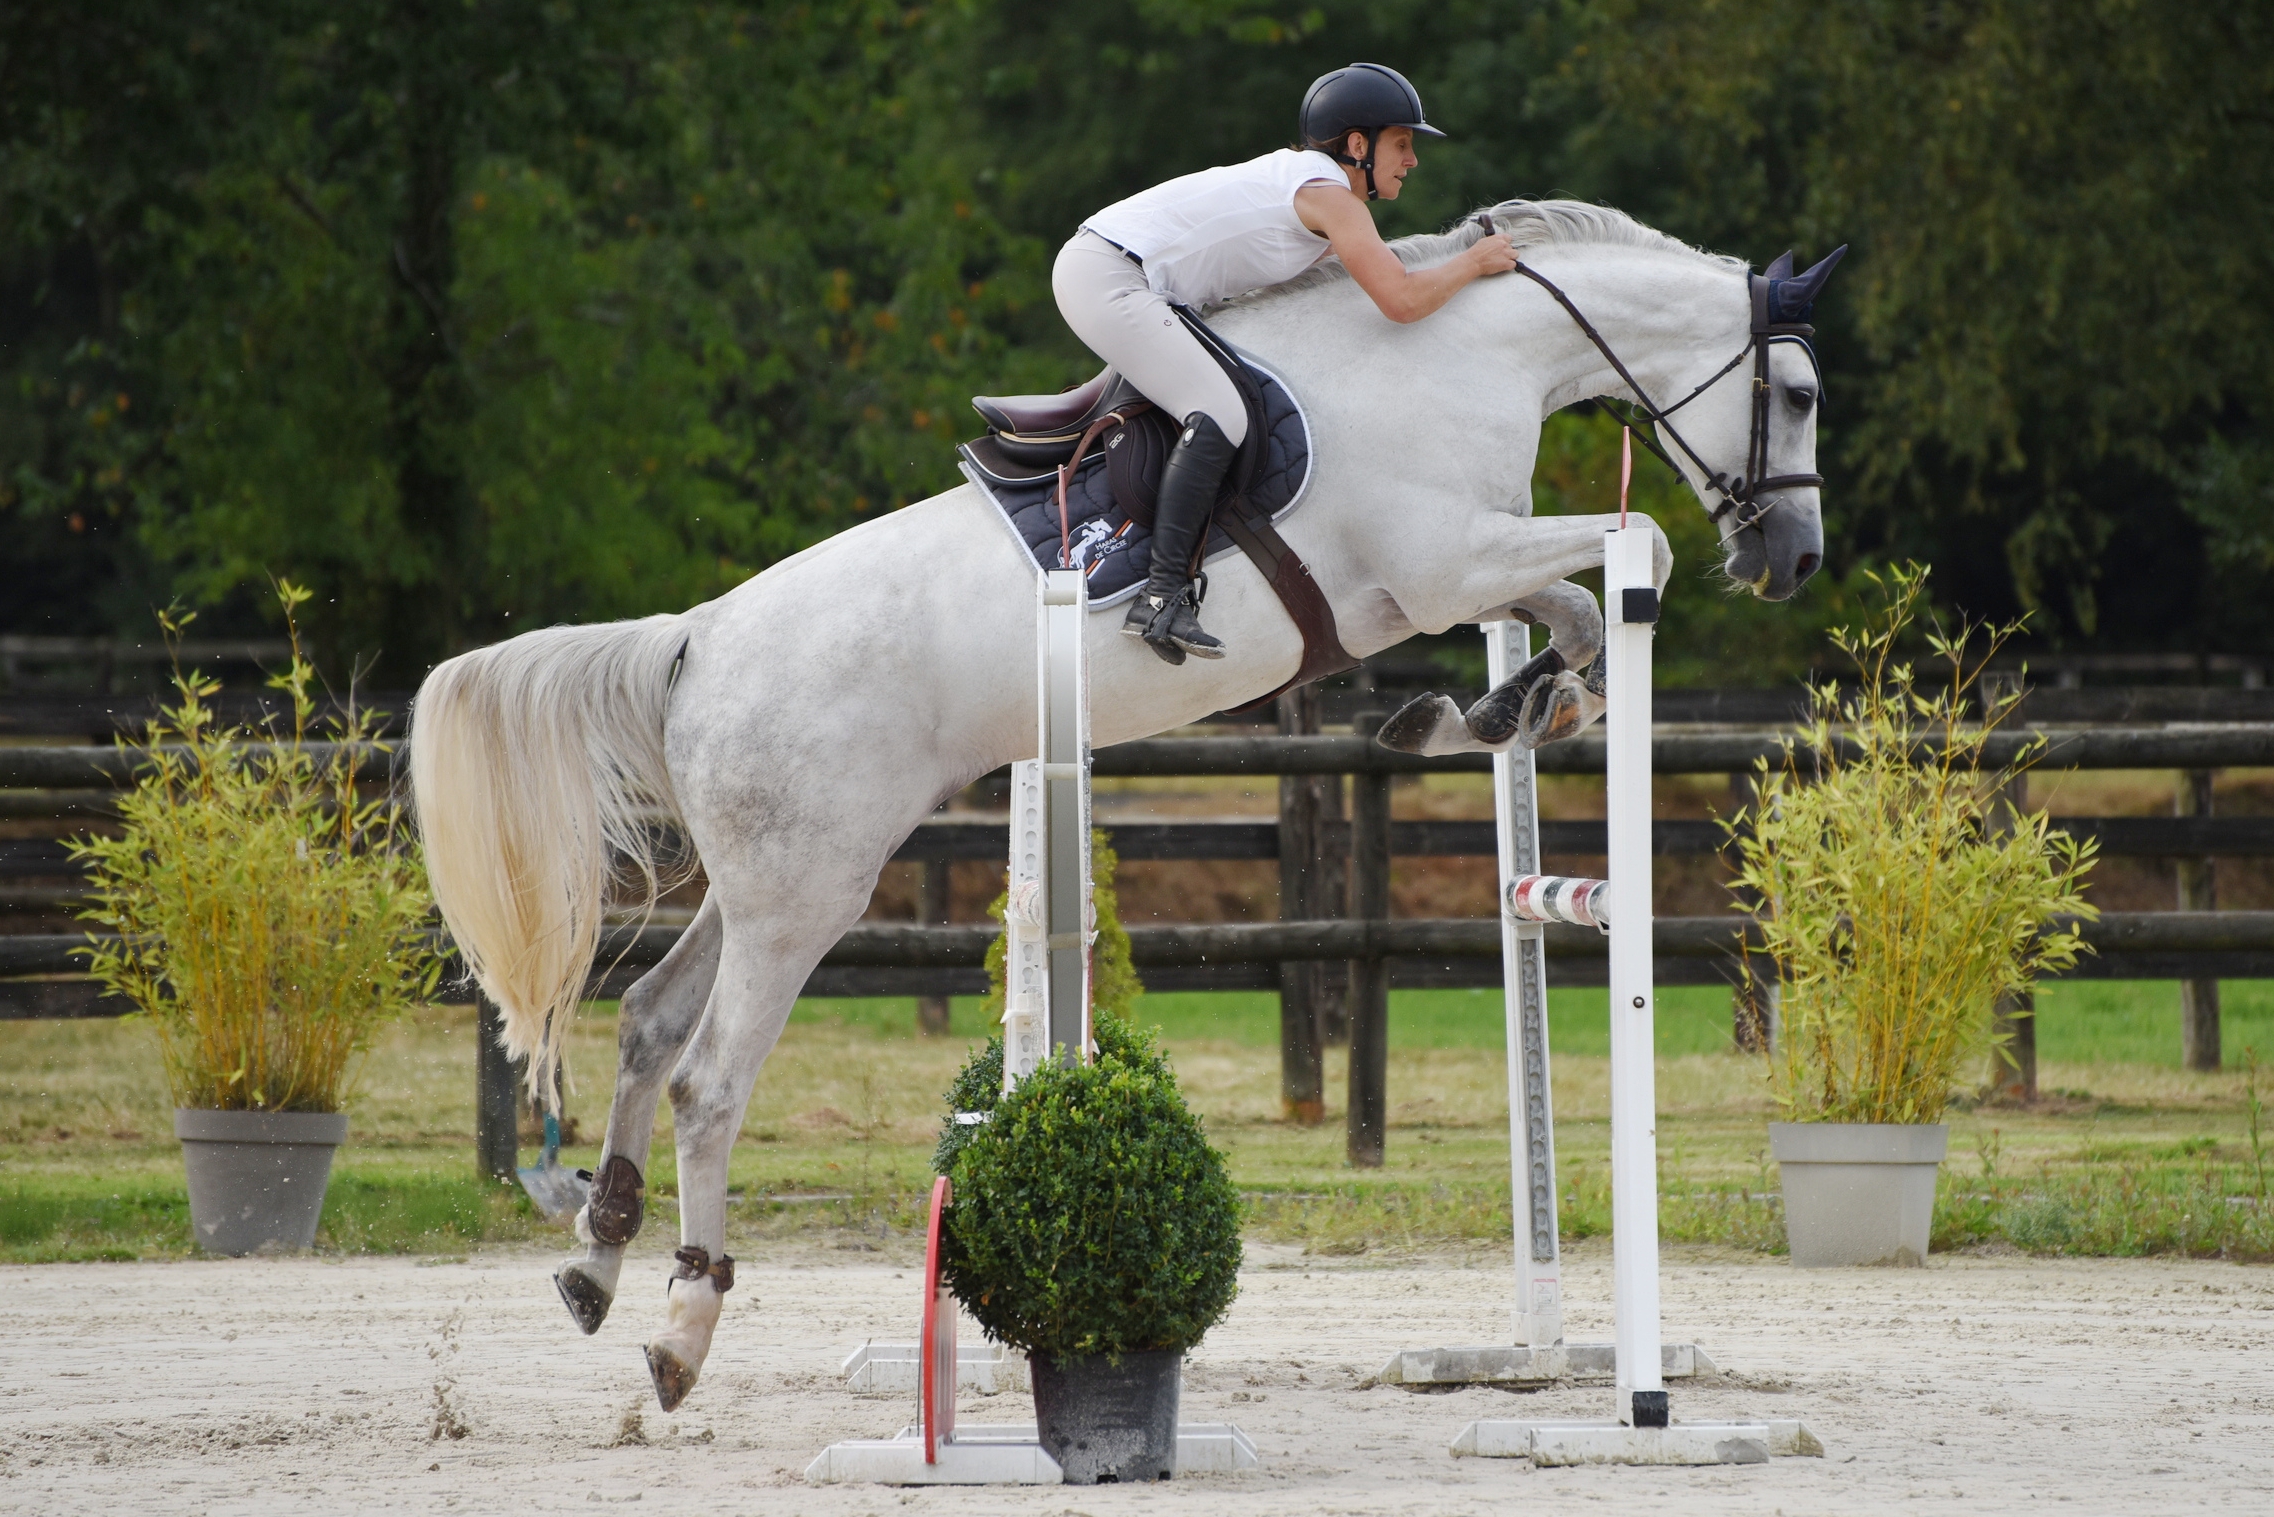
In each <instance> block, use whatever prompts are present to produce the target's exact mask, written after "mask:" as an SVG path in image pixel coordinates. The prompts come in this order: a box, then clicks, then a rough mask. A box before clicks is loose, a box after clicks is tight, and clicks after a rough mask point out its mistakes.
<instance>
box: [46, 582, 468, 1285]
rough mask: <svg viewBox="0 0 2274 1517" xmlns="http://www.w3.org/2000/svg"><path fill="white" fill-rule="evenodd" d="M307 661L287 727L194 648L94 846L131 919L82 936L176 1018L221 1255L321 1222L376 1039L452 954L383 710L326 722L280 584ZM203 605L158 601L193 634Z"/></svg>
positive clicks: (181, 1104) (122, 913) (153, 1005)
mask: <svg viewBox="0 0 2274 1517" xmlns="http://www.w3.org/2000/svg"><path fill="white" fill-rule="evenodd" d="M278 596H279V599H280V600H282V601H283V603H284V611H285V618H286V623H287V626H288V628H290V630H291V632H292V663H291V667H290V669H289V670H288V671H287V672H285V673H283V674H280V675H277V676H276V677H275V678H273V679H272V680H271V681H270V684H271V685H272V686H273V687H275V688H277V689H280V690H282V691H284V692H285V693H286V694H287V695H288V696H289V698H290V701H291V706H292V716H291V725H290V728H289V732H288V733H287V732H286V731H284V730H281V728H282V724H281V723H271V724H270V726H269V729H268V730H265V731H264V730H261V729H251V730H243V729H235V730H233V729H229V728H225V727H223V726H222V725H220V724H218V723H217V722H216V720H215V719H214V716H213V713H212V711H211V709H210V708H209V707H208V705H207V701H208V700H209V699H210V698H211V697H212V695H213V694H214V692H215V690H216V688H217V687H216V686H215V685H214V684H212V683H210V682H207V681H205V680H203V679H201V678H200V677H199V676H198V675H197V674H195V673H194V672H193V673H189V674H184V673H183V672H182V671H181V669H180V666H179V664H178V663H177V665H176V667H175V671H174V686H175V691H176V694H177V695H178V696H179V704H177V705H175V706H173V707H170V708H168V709H166V710H165V711H164V712H163V713H162V714H161V715H160V716H159V717H158V718H157V719H155V720H154V721H152V723H151V724H150V726H149V728H148V731H147V734H146V739H145V741H144V743H143V744H142V745H141V746H140V747H139V748H138V749H136V750H135V752H136V757H137V761H138V766H139V768H140V774H139V777H138V778H137V780H136V783H135V785H134V788H133V789H132V790H130V791H128V792H127V793H126V794H125V796H124V797H123V798H122V799H121V801H120V803H119V817H120V821H121V823H122V826H121V828H120V830H119V833H118V835H117V836H115V837H95V838H89V839H87V840H86V841H84V842H82V843H80V844H78V845H76V848H75V851H76V853H77V855H78V856H79V857H80V858H81V859H82V860H83V861H85V862H86V864H87V865H88V866H89V875H90V881H91V885H92V889H91V892H90V893H91V897H92V900H93V903H94V904H93V905H92V906H91V907H90V908H89V909H87V910H86V911H83V912H82V913H81V916H82V917H83V918H85V919H87V920H89V921H92V922H95V923H97V924H99V925H100V926H102V927H105V928H108V929H110V932H111V933H113V934H115V936H110V937H101V938H97V939H95V940H94V946H93V947H91V948H89V949H86V950H84V952H85V953H86V956H87V959H88V966H89V968H90V969H91V970H92V972H93V974H94V975H95V977H96V978H97V979H98V980H100V981H102V982H103V984H104V985H105V986H106V987H108V988H109V989H110V990H111V992H112V993H114V994H116V995H121V996H124V997H125V998H127V999H128V1000H129V1001H131V1002H132V1003H133V1004H134V1007H135V1012H136V1014H138V1015H139V1016H140V1017H141V1018H142V1019H143V1020H145V1021H146V1022H147V1024H148V1025H149V1027H150V1028H151V1030H152V1031H153V1032H155V1033H156V1035H157V1040H158V1050H159V1054H160V1056H161V1058H162V1059H163V1061H164V1064H165V1069H166V1080H167V1084H168V1085H169V1087H170V1088H171V1090H172V1093H173V1097H174V1105H175V1107H176V1110H175V1113H174V1131H175V1134H176V1136H178V1137H179V1138H180V1139H181V1141H182V1155H183V1161H184V1165H185V1168H186V1170H187V1174H188V1182H189V1199H190V1224H191V1228H192V1230H193V1232H194V1234H195V1236H196V1239H197V1242H198V1244H199V1246H200V1247H202V1248H204V1249H206V1250H207V1251H209V1252H212V1253H218V1254H229V1255H238V1254H247V1253H251V1252H253V1251H254V1250H256V1249H262V1248H289V1249H301V1248H306V1247H308V1246H309V1245H310V1244H311V1243H313V1242H314V1241H315V1236H316V1225H317V1222H318V1220H319V1218H320V1217H321V1214H322V1210H323V1200H324V1189H325V1186H326V1184H327V1183H328V1181H329V1179H330V1175H331V1164H332V1154H333V1152H334V1150H335V1149H336V1148H337V1147H338V1146H339V1144H340V1143H341V1142H342V1141H344V1140H345V1138H346V1137H347V1115H346V1113H345V1111H344V1109H343V1107H344V1104H345V1101H346V1099H347V1096H348V1092H349V1089H350V1084H351V1080H352V1076H353V1075H354V1073H355V1072H356V1070H357V1068H358V1066H359V1063H360V1057H361V1055H362V1054H363V1053H364V1052H365V1051H366V1050H367V1049H368V1048H369V1047H370V1045H371V1041H372V1039H373V1037H374V1036H375V1035H376V1034H377V1032H378V1030H379V1029H380V1027H381V1026H382V1025H383V1024H385V1023H386V1022H387V1021H388V1020H389V1019H390V1018H392V1017H393V1016H395V1015H396V1014H397V1013H399V1012H400V1011H402V1010H403V1009H404V1008H405V1007H406V1006H408V1005H411V1004H413V1003H414V1002H416V1001H417V1000H419V999H421V998H422V997H424V996H425V995H427V994H428V993H430V992H431V991H432V989H433V987H434V984H435V981H436V978H437V976H438V975H439V973H440V961H439V959H438V958H437V956H436V953H435V949H434V946H433V942H432V938H431V933H430V929H429V925H428V916H429V906H430V902H429V899H428V895H427V891H426V882H425V876H424V872H423V871H422V869H421V868H420V865H419V861H418V859H417V857H416V855H415V854H414V853H413V851H412V846H411V841H410V836H409V832H408V829H407V828H406V827H405V826H404V819H403V817H402V814H401V812H400V810H399V809H398V808H397V807H396V805H395V804H394V803H393V802H392V801H389V800H384V799H365V798H363V797H362V796H361V795H360V794H359V793H358V791H357V789H356V783H355V768H356V761H357V758H358V757H359V756H360V755H361V754H363V753H366V752H368V751H370V750H371V749H372V748H373V747H375V746H377V745H375V744H374V742H373V732H374V728H375V724H376V716H375V714H374V713H371V712H367V711H357V710H355V709H354V708H353V707H352V705H351V707H350V709H349V711H348V713H347V714H346V715H345V716H344V717H342V718H339V719H337V720H335V721H333V722H331V723H330V724H329V726H330V730H329V731H328V733H327V734H326V735H327V736H328V737H329V738H330V739H331V741H330V742H328V743H316V742H311V741H310V739H309V726H310V723H311V720H312V718H313V716H314V709H315V702H314V699H313V697H312V696H311V695H310V693H309V686H310V685H311V683H312V682H313V680H314V673H315V671H314V670H313V668H312V667H311V666H310V665H309V664H308V662H307V660H306V659H304V658H303V657H302V656H301V652H300V641H299V633H298V628H297V626H296V625H295V624H294V621H293V616H294V612H295V610H296V608H297V607H298V606H299V605H300V604H301V603H302V602H303V601H305V600H306V599H307V598H308V592H307V591H305V590H302V589H300V588H298V587H296V586H294V585H292V584H290V583H289V582H287V583H283V584H281V585H279V587H278ZM189 621H190V617H189V616H187V615H180V616H176V615H166V616H162V617H161V618H160V622H161V624H162V625H163V626H164V628H165V631H166V636H167V640H168V641H169V642H170V643H178V641H179V638H180V635H181V632H182V629H183V628H184V627H186V626H187V625H188V623H189Z"/></svg>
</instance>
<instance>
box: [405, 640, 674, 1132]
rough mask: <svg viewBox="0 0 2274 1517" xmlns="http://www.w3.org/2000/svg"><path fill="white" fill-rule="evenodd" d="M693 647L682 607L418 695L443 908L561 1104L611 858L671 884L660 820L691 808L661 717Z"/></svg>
mask: <svg viewBox="0 0 2274 1517" xmlns="http://www.w3.org/2000/svg"><path fill="white" fill-rule="evenodd" d="M686 640H687V633H686V628H685V624H684V621H683V619H682V618H680V617H676V616H651V617H648V618H647V619H646V620H644V621H636V622H615V623H610V624H607V625H603V626H597V627H551V628H547V629H546V630H544V631H542V632H531V633H527V634H525V635H523V636H521V637H517V638H514V639H513V640H512V641H510V642H505V643H499V644H498V645H497V646H495V647H491V648H482V649H479V650H477V651H475V652H472V653H466V654H461V655H459V656H458V657H457V658H454V659H451V660H449V661H448V662H447V663H444V664H442V665H440V666H438V667H437V668H436V669H435V671H434V672H433V673H432V674H430V675H428V676H427V677H426V683H425V684H423V685H421V686H420V687H419V692H418V698H417V700H416V701H415V702H413V704H412V708H411V718H412V719H411V791H412V795H413V798H414V804H415V808H416V814H417V818H418V830H419V837H420V840H421V842H422V843H423V844H424V845H425V849H426V870H427V878H428V880H429V881H430V882H431V883H432V885H433V888H434V899H435V903H436V904H437V905H439V906H440V907H441V908H442V920H443V921H444V923H445V924H447V925H448V927H449V929H450V935H451V936H452V937H453V938H455V939H457V942H458V947H459V950H460V951H461V952H462V953H463V954H464V955H465V959H466V964H467V967H468V968H469V969H471V970H472V971H473V973H474V976H475V978H476V980H478V981H479V982H480V984H481V987H482V989H483V991H484V992H486V993H487V994H488V996H489V997H490V999H491V1000H492V1001H494V1002H496V1003H497V1006H498V1009H499V1010H500V1011H502V1012H503V1013H504V1014H505V1046H506V1048H507V1049H508V1050H509V1051H511V1052H512V1053H513V1054H515V1055H516V1056H521V1057H526V1058H527V1059H528V1060H529V1084H530V1089H531V1091H532V1092H534V1093H536V1094H537V1095H538V1097H539V1099H541V1100H543V1101H545V1102H547V1103H548V1104H550V1103H551V1102H552V1100H553V1098H554V1083H553V1070H554V1069H555V1067H556V1066H557V1065H558V1062H559V1059H560V1051H561V1044H562V1041H563V1039H564V1038H565V1037H566V1036H567V1032H568V1024H569V1019H570V1018H571V1017H572V1016H573V1015H574V1014H575V1011H576V1003H577V1000H578V999H579V997H580V995H581V993H582V991H583V989H584V981H585V976H586V974H587V973H588V972H589V970H590V969H591V967H592V957H593V954H594V953H595V952H596V951H597V950H598V948H599V945H600V929H601V921H602V916H603V914H604V913H605V911H606V910H607V904H608V901H607V896H608V884H609V880H610V878H611V876H612V874H613V872H614V868H615V861H616V860H617V859H619V858H620V859H623V860H627V861H628V862H629V864H630V865H631V868H632V869H633V870H634V871H636V872H637V874H638V875H639V876H640V878H641V880H642V882H643V884H644V885H645V888H646V892H647V898H648V900H650V901H653V900H654V898H655V896H656V895H657V894H658V893H659V891H660V890H661V888H663V882H662V881H661V879H660V878H659V870H658V866H657V859H656V840H655V837H654V833H653V829H652V828H650V827H649V826H648V825H647V819H648V818H649V816H651V815H652V814H653V813H654V812H655V811H658V810H660V811H663V812H666V813H669V814H671V815H674V816H675V815H677V813H678V809H679V808H678V802H677V799H676V797H675V796H674V795H673V793H672V787H671V775H670V773H669V771H668V770H667V769H666V767H665V765H664V758H663V723H664V712H665V709H666V707H667V706H668V704H669V702H670V698H671V668H672V665H673V663H674V662H675V661H676V660H677V658H678V656H679V653H680V650H681V649H682V648H683V647H684V646H685V644H686Z"/></svg>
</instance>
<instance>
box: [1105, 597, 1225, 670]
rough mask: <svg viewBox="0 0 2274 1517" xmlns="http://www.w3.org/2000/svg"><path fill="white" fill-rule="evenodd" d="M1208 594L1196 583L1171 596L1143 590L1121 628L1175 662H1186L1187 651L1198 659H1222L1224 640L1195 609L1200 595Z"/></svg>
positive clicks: (1127, 634)
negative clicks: (1203, 621) (1201, 618)
mask: <svg viewBox="0 0 2274 1517" xmlns="http://www.w3.org/2000/svg"><path fill="white" fill-rule="evenodd" d="M1204 583H1205V581H1203V584H1204ZM1196 591H1197V592H1198V593H1195V592H1196ZM1205 593H1206V591H1205V590H1204V589H1201V588H1200V587H1199V586H1195V585H1192V584H1187V585H1185V586H1184V587H1183V588H1181V589H1180V590H1178V591H1177V592H1176V593H1175V594H1174V595H1170V596H1155V595H1150V594H1148V593H1147V592H1146V591H1145V590H1139V591H1138V592H1137V599H1136V601H1135V602H1134V603H1133V604H1132V605H1131V606H1130V608H1129V615H1128V617H1127V619H1126V620H1124V621H1123V622H1122V624H1121V630H1122V632H1123V633H1124V634H1125V635H1126V636H1130V637H1141V638H1143V639H1144V640H1145V646H1146V647H1148V648H1151V649H1152V650H1153V651H1154V652H1155V653H1157V654H1159V655H1160V656H1161V657H1162V658H1163V659H1164V660H1166V661H1167V662H1168V663H1171V664H1181V663H1183V662H1184V660H1185V655H1186V654H1191V655H1192V656H1194V657H1196V658H1209V659H1215V658H1222V657H1223V656H1224V645H1223V643H1222V642H1220V641H1219V640H1217V639H1216V638H1214V637H1212V636H1210V635H1209V633H1208V630H1207V629H1206V628H1205V627H1203V626H1201V625H1200V618H1199V616H1198V615H1197V614H1196V613H1195V611H1194V609H1193V608H1194V607H1195V605H1197V604H1198V601H1199V598H1200V595H1201V594H1205Z"/></svg>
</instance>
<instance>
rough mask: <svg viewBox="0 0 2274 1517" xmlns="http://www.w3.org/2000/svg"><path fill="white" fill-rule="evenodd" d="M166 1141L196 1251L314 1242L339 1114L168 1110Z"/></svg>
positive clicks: (342, 1120) (343, 1128) (338, 1135)
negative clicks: (183, 1177)
mask: <svg viewBox="0 0 2274 1517" xmlns="http://www.w3.org/2000/svg"><path fill="white" fill-rule="evenodd" d="M174 1136H175V1137H177V1138H179V1139H181V1140H182V1166H183V1168H184V1169H185V1170H186V1171H187V1173H188V1176H189V1202H190V1230H191V1231H192V1232H193V1233H195V1234H196V1236H197V1243H198V1247H200V1248H202V1249H204V1250H205V1251H206V1252H207V1253H214V1254H228V1255H231V1256H236V1255H240V1254H249V1253H252V1252H254V1251H255V1250H258V1249H263V1248H266V1249H272V1250H273V1249H303V1248H306V1247H308V1246H309V1245H310V1244H312V1243H314V1242H315V1241H316V1224H317V1223H318V1222H319V1221H321V1220H322V1218H323V1214H324V1187H325V1186H326V1185H328V1184H329V1183H330V1182H331V1177H332V1153H333V1151H334V1150H335V1149H337V1148H338V1147H339V1146H340V1144H341V1143H343V1142H345V1141H346V1140H347V1113H345V1112H339V1111H190V1110H176V1111H175V1113H174Z"/></svg>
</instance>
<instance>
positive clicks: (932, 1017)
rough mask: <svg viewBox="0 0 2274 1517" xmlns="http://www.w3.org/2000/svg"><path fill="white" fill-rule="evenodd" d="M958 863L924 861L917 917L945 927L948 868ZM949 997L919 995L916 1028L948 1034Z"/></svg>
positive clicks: (931, 1033) (932, 1033)
mask: <svg viewBox="0 0 2274 1517" xmlns="http://www.w3.org/2000/svg"><path fill="white" fill-rule="evenodd" d="M954 867H955V866H954V865H953V864H951V863H950V862H949V861H948V860H946V859H926V860H924V877H923V883H922V884H921V885H919V886H918V887H917V891H916V920H917V921H919V922H922V923H924V924H926V925H928V926H932V927H945V926H946V925H947V923H948V913H949V910H950V905H949V902H950V890H949V887H950V885H951V883H952V879H951V876H950V875H949V872H948V871H949V870H951V869H953V868H954ZM948 1011H949V1008H948V998H947V997H946V996H918V997H917V998H916V1031H917V1032H919V1033H921V1034H923V1035H924V1036H925V1037H928V1038H944V1037H946V1036H947V1033H948Z"/></svg>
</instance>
